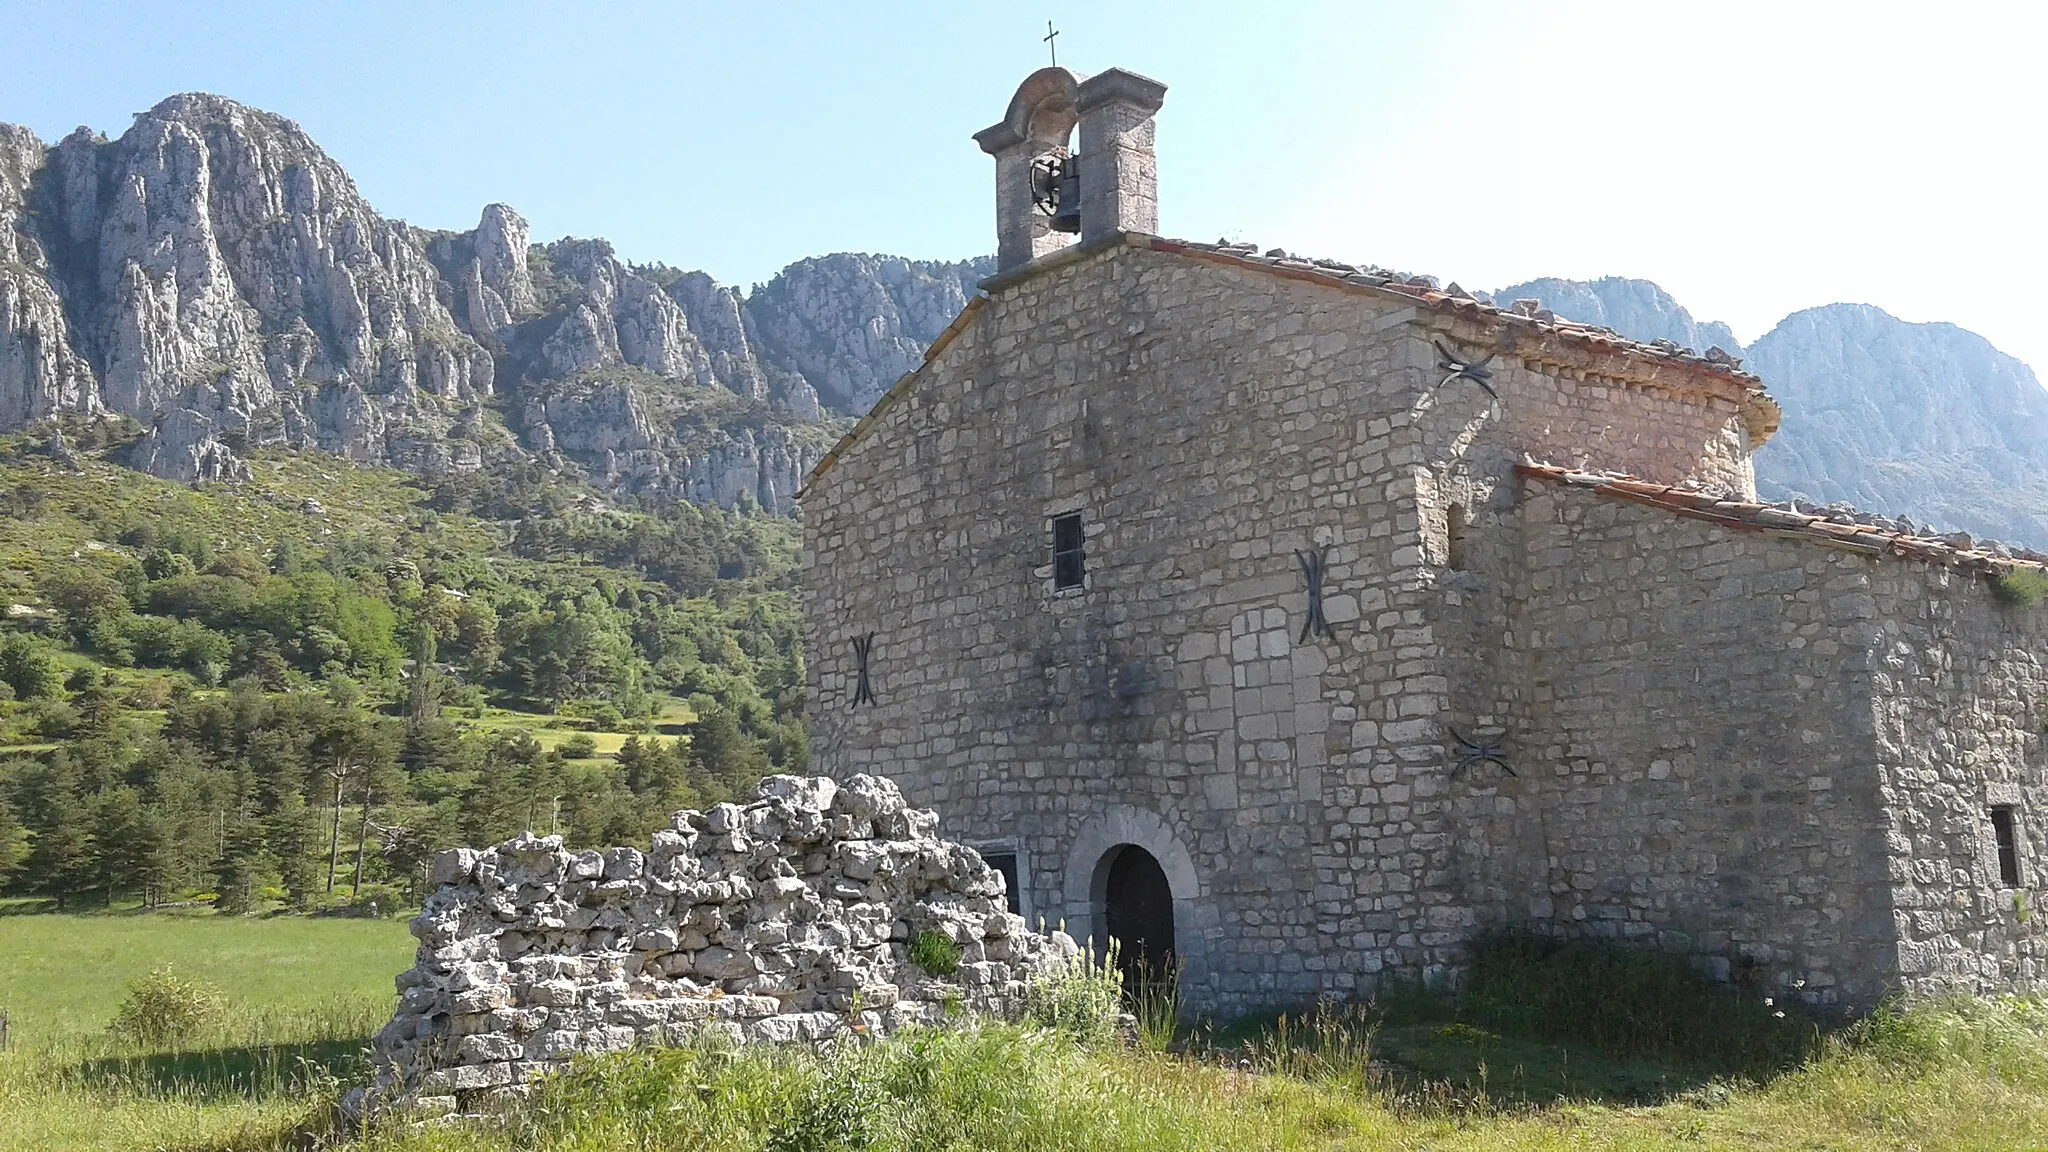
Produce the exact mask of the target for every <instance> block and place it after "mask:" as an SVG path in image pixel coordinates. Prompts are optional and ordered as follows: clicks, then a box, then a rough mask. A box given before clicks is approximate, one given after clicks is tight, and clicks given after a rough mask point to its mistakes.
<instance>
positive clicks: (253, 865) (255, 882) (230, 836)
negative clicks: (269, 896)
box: [213, 810, 265, 916]
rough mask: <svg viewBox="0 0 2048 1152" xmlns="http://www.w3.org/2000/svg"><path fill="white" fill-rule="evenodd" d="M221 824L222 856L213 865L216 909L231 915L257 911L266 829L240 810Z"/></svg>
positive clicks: (230, 814)
mask: <svg viewBox="0 0 2048 1152" xmlns="http://www.w3.org/2000/svg"><path fill="white" fill-rule="evenodd" d="M221 823H222V826H221V847H220V857H219V859H217V860H216V861H215V862H214V866H213V882H214V901H213V906H214V907H215V908H218V909H220V910H221V911H222V912H225V913H227V914H228V915H230V916H242V915H246V914H248V913H250V912H254V911H255V910H256V897H257V889H258V888H259V887H260V886H261V878H262V873H263V866H264V863H265V860H264V855H265V854H264V849H263V826H262V823H261V822H260V821H257V820H253V819H250V818H249V816H248V814H247V813H245V812H242V811H239V810H237V811H232V812H224V813H223V814H222V817H221Z"/></svg>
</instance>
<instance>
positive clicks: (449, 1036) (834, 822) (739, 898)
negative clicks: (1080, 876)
mask: <svg viewBox="0 0 2048 1152" xmlns="http://www.w3.org/2000/svg"><path fill="white" fill-rule="evenodd" d="M936 826H937V817H936V816H934V815H933V814H932V813H931V812H928V811H918V810H915V809H911V808H908V807H907V806H906V805H905V804H904V802H903V798H902V795H901V793H900V792H898V791H897V789H896V786H895V785H894V784H892V783H890V782H889V781H888V780H886V779H880V778H877V777H872V776H856V777H853V778H852V779H849V780H847V781H846V782H845V783H844V785H838V784H835V783H834V782H833V781H831V780H828V779H823V778H818V777H812V778H808V779H806V778H803V777H797V776H771V777H769V778H767V779H766V780H764V781H762V782H761V784H760V787H759V789H758V792H757V794H756V796H755V799H754V800H753V801H752V802H751V803H749V804H746V805H744V806H742V805H737V804H720V805H718V806H716V807H714V808H712V809H710V810H709V811H707V812H679V813H677V814H676V816H675V818H674V820H673V821H672V822H671V826H670V828H669V829H667V830H665V831H660V832H656V833H655V834H654V842H653V844H652V845H651V848H650V850H649V851H645V852H643V851H640V850H638V849H634V848H613V849H610V850H607V851H596V850H590V851H584V852H569V851H566V850H564V849H563V847H562V841H561V838H560V837H558V836H549V837H536V836H531V835H528V836H522V837H520V838H518V839H514V840H511V841H508V842H507V843H505V844H501V845H499V846H498V847H496V848H492V849H489V850H487V851H484V852H475V851H471V850H469V849H456V850H453V851H450V852H445V853H443V854H442V855H441V856H440V857H439V858H438V859H437V860H436V861H435V863H434V880H435V882H436V883H437V884H439V885H440V886H441V887H440V888H439V890H438V891H436V892H435V893H434V894H433V895H432V896H430V897H429V898H428V899H427V901H426V905H425V907H424V909H423V910H422V911H421V913H420V915H419V917H418V918H416V919H415V920H414V921H413V923H412V930H413V934H414V935H415V936H417V937H419V940H420V948H419V957H418V963H417V965H416V966H415V967H413V968H412V969H411V970H410V971H408V972H406V973H404V974H403V975H401V976H400V977H399V978H398V986H399V992H400V1000H399V1009H398V1013H397V1015H396V1016H394V1017H393V1018H392V1020H391V1022H390V1023H389V1024H388V1025H386V1026H385V1027H384V1029H383V1030H382V1031H381V1032H379V1033H378V1035H377V1038H376V1046H375V1049H376V1059H377V1064H378V1073H377V1082H376V1086H375V1088H374V1089H372V1090H371V1099H375V1100H389V1099H409V1100H414V1101H416V1102H417V1103H419V1104H421V1105H422V1106H425V1107H429V1108H432V1107H436V1106H438V1107H440V1108H442V1109H448V1108H453V1107H455V1106H457V1105H458V1104H465V1103H468V1102H469V1101H468V1099H467V1098H470V1097H474V1096H476V1095H478V1094H490V1093H496V1092H504V1091H520V1090H523V1088H522V1086H523V1085H525V1084H527V1083H528V1082H529V1081H531V1080H533V1079H534V1078H536V1077H538V1076H540V1075H541V1074H543V1073H545V1072H547V1071H548V1070H550V1069H551V1068H553V1067H555V1066H556V1065H557V1064H559V1063H560V1062H561V1061H565V1060H568V1059H570V1058H572V1057H574V1056H576V1055H577V1054H579V1053H584V1052H607V1051H616V1050H619V1049H623V1048H629V1047H632V1046H634V1045H635V1044H647V1043H666V1042H670V1041H678V1040H683V1039H686V1038H688V1037H690V1036H692V1035H695V1034H698V1033H702V1032H705V1031H718V1032H723V1033H725V1034H727V1035H729V1036H730V1037H731V1038H733V1039H734V1040H743V1041H757V1042H790V1041H818V1040H826V1039H830V1038H832V1037H835V1036H839V1035H843V1034H846V1033H848V1032H849V1031H860V1032H867V1033H869V1034H875V1033H880V1032H884V1031H889V1030H892V1029H895V1028H899V1027H902V1026H904V1025H910V1024H936V1023H938V1022H940V1021H941V1020H943V1019H944V1017H945V1016H946V1014H947V1012H948V1010H949V1008H950V1007H951V1006H952V1005H955V1004H957V1005H959V1006H962V1007H965V1008H967V1009H971V1010H974V1011H977V1012H981V1013H986V1014H993V1015H998V1016H1006V1017H1008V1016H1015V1015H1016V1014H1017V1013H1018V1012H1019V1011H1020V1009H1021V1007H1022V1004H1023V999H1024V997H1025V995H1026V993H1027V991H1028V986H1029V983H1030V982H1031V981H1032V980H1034V979H1035V978H1037V977H1039V976H1041V975H1046V974H1050V973H1054V972H1056V971H1059V970H1062V969H1063V966H1064V965H1065V964H1067V963H1068V962H1069V961H1070V960H1071V959H1072V958H1073V957H1074V955H1075V953H1076V949H1075V947H1074V942H1073V941H1072V940H1071V939H1069V938H1067V937H1066V936H1064V935H1062V934H1059V933H1054V934H1051V935H1040V934H1037V933H1033V932H1028V931H1026V930H1025V928H1024V922H1023V920H1022V919H1021V918H1020V917H1017V916H1013V915H1010V914H1009V913H1008V912H1007V911H1005V909H1004V906H1003V903H1004V902H1003V880H1002V877H1001V876H1000V875H999V874H998V873H997V872H996V871H995V870H994V869H992V868H990V867H988V866H987V865H986V864H985V863H984V862H983V861H982V859H981V858H980V857H979V856H977V855H976V854H975V853H974V852H973V851H972V850H971V849H967V848H963V847H962V846H960V845H958V844H952V843H948V842H946V841H943V840H939V839H937V838H936V835H935V829H936ZM927 932H936V933H940V934H943V935H944V936H945V937H946V938H947V939H948V940H950V941H951V942H952V943H953V944H954V946H955V947H956V949H957V951H958V956H959V965H958V967H957V969H956V970H954V971H951V972H928V971H925V970H923V969H922V968H920V967H918V966H917V964H916V963H915V962H914V961H913V960H912V959H911V956H912V953H911V950H910V945H911V943H912V942H913V941H914V940H915V939H916V938H917V937H918V936H919V935H921V934H923V933H927Z"/></svg>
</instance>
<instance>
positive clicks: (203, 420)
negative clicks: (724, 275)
mask: <svg viewBox="0 0 2048 1152" xmlns="http://www.w3.org/2000/svg"><path fill="white" fill-rule="evenodd" d="M989 270H990V269H989V267H988V265H987V262H986V261H983V262H975V261H963V262H958V263H939V262H929V261H913V260H903V259H899V258H896V257H888V256H866V255H856V254H838V255H832V256H822V257H816V258H813V259H808V260H802V261H798V262H797V263H795V264H792V265H790V266H789V267H788V268H786V269H784V270H783V272H782V273H781V274H779V275H778V276H776V277H775V278H774V279H773V280H771V281H770V282H769V283H768V284H765V285H762V286H760V287H759V288H757V289H756V290H755V291H754V292H753V293H752V294H751V295H743V294H742V293H740V292H739V291H738V290H737V289H733V288H729V287H726V286H723V285H719V284H717V283H716V282H715V281H713V280H712V279H711V278H710V277H708V276H706V275H704V274H703V273H699V272H679V271H676V270H673V269H668V268H663V267H659V266H651V267H641V266H635V265H631V264H627V263H624V262H622V261H620V260H619V259H618V258H617V257H616V255H615V254H614V253H613V251H612V248H611V245H610V244H608V243H606V242H605V241H602V240H575V239H564V240H561V241H557V242H556V243H553V244H549V245H545V246H539V247H535V246H531V245H530V244H529V238H528V235H527V226H526V222H525V221H524V220H522V219H521V218H520V217H519V215H518V213H516V212H514V211H512V210H511V209H510V208H507V207H505V206H504V205H491V206H489V207H487V208H485V209H484V211H483V213H482V218H481V220H480V221H479V223H478V225H477V227H476V228H475V229H472V230H470V231H467V232H434V231H429V230H425V229H419V228H414V227H411V226H409V225H407V224H405V223H403V222H402V221H395V220H389V219H386V218H384V217H382V216H379V215H378V214H377V213H376V212H375V211H374V210H372V209H371V208H370V206H369V205H368V204H367V203H365V202H364V201H363V199H362V198H361V196H360V195H359V194H358V193H357V191H356V189H355V186H354V183H353V182H352V181H351V180H350V179H349V177H348V174H347V173H346V172H344V171H343V170H342V169H341V167H340V166H339V165H338V164H336V163H335V162H334V161H333V160H332V159H330V158H329V157H328V156H327V155H326V154H325V153H324V152H322V151H321V150H320V148H319V147H318V146H317V145H316V144H314V143H313V141H312V140H311V138H309V137H308V136H307V135H306V134H305V133H304V132H303V131H302V130H301V129H300V128H299V127H298V125H296V124H294V123H293V122H292V121H290V120H287V119H285V118H283V117H280V116H276V115H273V114H271V113H268V112H263V111H260V110H257V109H253V108H248V107H245V106H243V105H240V104H237V103H235V102H234V101H232V100H227V99H224V98H222V97H219V96H211V95H206V94H186V95H181V96H173V97H171V98H169V99H167V100H165V101H163V102H162V103H160V104H158V105H157V106H156V107H154V108H152V109H151V110H149V111H148V112H146V113H143V114H141V115H139V116H138V117H136V120H135V122H134V124H133V125H132V126H130V128H129V129H128V130H127V131H126V132H124V133H123V134H122V135H121V136H120V138H119V139H116V140H111V141H110V140H107V139H105V138H104V137H101V136H98V135H96V134H94V133H93V132H92V131H91V130H89V129H85V128H81V129H79V130H78V131H77V132H74V133H72V134H71V135H70V136H69V137H66V138H65V139H64V140H63V141H62V142H61V143H59V144H57V145H55V146H54V147H51V146H45V145H44V144H43V143H42V142H41V141H39V140H37V139H36V137H35V136H34V134H33V133H31V132H29V131H28V130H27V129H24V128H20V127H16V126H12V125H0V431H5V430H10V429H15V428H20V427H23V426H25V425H27V424H30V423H34V422H37V421H40V420H44V419H47V418H50V417H53V416H71V417H84V418H91V417H96V416H103V415H114V416H126V417H131V418H133V419H135V420H137V421H139V422H140V423H141V424H142V426H143V427H144V429H145V433H144V435H143V436H142V438H141V439H140V440H139V441H137V442H136V443H135V444H133V445H132V447H131V448H130V449H129V451H128V452H127V455H126V458H127V460H128V462H129V463H131V464H133V465H135V466H136V467H138V468H142V469H144V470H146V471H149V472H151V473H154V474H156V475H159V476H164V477H167V478H171V479H179V480H199V479H211V480H220V479H236V478H239V477H242V476H246V475H247V474H248V467H247V464H246V463H245V462H244V461H243V459H242V455H243V454H244V453H245V452H246V451H247V450H248V449H249V448H250V447H251V446H261V445H284V446H288V447H293V448H309V449H319V450H323V451H327V452H332V453H336V454H338V455H342V456H346V457H349V458H351V459H356V460H364V461H371V462H378V463H389V464H394V465H397V466H400V467H403V468H407V469H410V470H412V471H415V472H418V473H421V474H423V475H427V476H435V475H442V474H447V473H451V472H467V471H477V470H480V469H483V468H485V467H487V466H493V465H497V464H503V463H505V462H507V461H512V460H525V461H534V462H538V463H541V464H543V465H545V466H547V467H549V468H552V469H555V470H570V471H573V472H577V473H580V474H581V475H583V476H584V477H585V478H587V479H588V480H589V481H590V482H591V483H593V484H594V485H595V486H597V487H598V488H599V489H601V490H604V491H607V492H610V493H613V494H617V495H627V494H635V493H650V494H660V495H667V496H674V497H680V498H685V499H690V500H696V501H703V502H712V503H718V504H723V505H728V506H729V505H733V504H735V503H738V502H741V501H742V500H746V499H751V500H753V501H755V502H757V503H759V504H761V505H763V506H766V507H770V508H774V509H779V510H788V509H789V508H790V507H791V506H792V504H791V502H792V499H793V497H794V493H795V490H796V488H797V486H798V485H799V484H800V483H801V482H802V478H803V476H804V475H805V474H806V473H807V472H808V471H809V470H810V468H811V467H812V466H813V465H814V464H815V463H816V462H817V460H818V459H819V457H820V456H821V455H822V453H823V451H824V449H825V448H826V447H827V446H829V444H830V442H831V441H832V439H833V438H834V436H835V435H836V432H837V428H838V423H839V421H840V420H841V419H843V418H845V417H849V416H854V415H858V414H860V413H861V412H864V411H865V410H866V409H867V407H868V406H869V405H871V404H872V403H873V402H874V400H875V399H876V398H877V397H878V396H880V395H881V393H882V391H883V390H885V389H886V388H887V387H888V386H889V385H890V384H891V383H893V382H894V381H895V379H896V378H897V377H898V376H899V375H900V374H901V373H902V372H904V371H907V370H908V369H909V368H910V367H912V366H913V365H915V364H916V363H917V362H918V360H919V357H920V356H921V354H922V352H923V349H924V346H925V345H926V343H928V342H929V341H930V340H931V339H932V338H933V337H935V336H936V335H937V334H938V333H939V332H940V331H941V330H942V329H943V328H944V327H945V325H946V324H947V323H948V322H949V321H950V320H951V319H952V318H953V316H954V315H956V314H957V313H958V312H959V310H960V309H961V308H962V307H963V306H964V305H965V303H966V299H967V296H968V294H969V293H971V292H972V291H974V287H973V285H974V283H975V281H976V280H978V279H979V278H980V277H981V276H983V275H986V274H987V272H988V271H989Z"/></svg>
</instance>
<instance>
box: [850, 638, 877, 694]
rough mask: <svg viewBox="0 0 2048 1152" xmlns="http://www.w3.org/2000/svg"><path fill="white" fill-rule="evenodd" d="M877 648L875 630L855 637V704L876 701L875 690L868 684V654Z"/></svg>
mask: <svg viewBox="0 0 2048 1152" xmlns="http://www.w3.org/2000/svg"><path fill="white" fill-rule="evenodd" d="M874 650H875V634H874V633H873V632H869V633H866V634H864V635H860V636H855V637H854V638H853V706H854V707H856V708H858V707H860V706H861V705H863V704H873V703H874V702H875V690H874V689H873V688H872V687H870V686H869V685H868V655H869V653H871V652H873V651H874Z"/></svg>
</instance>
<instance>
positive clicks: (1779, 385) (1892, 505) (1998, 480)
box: [1749, 304, 2048, 547]
mask: <svg viewBox="0 0 2048 1152" xmlns="http://www.w3.org/2000/svg"><path fill="white" fill-rule="evenodd" d="M1749 367H1751V368H1753V369H1755V370H1756V371H1757V372H1758V373H1760V374H1762V376H1763V377H1764V379H1765V380H1768V381H1769V382H1770V385H1771V391H1772V392H1773V393H1774V394H1775V395H1776V396H1777V397H1778V399H1779V400H1780V402H1782V403H1783V405H1784V408H1785V422H1784V425H1783V426H1782V427H1781V428H1780V430H1779V432H1778V435H1777V437H1776V438H1775V439H1773V440H1772V441H1771V443H1770V444H1768V445H1766V446H1765V447H1764V450H1763V451H1762V452H1760V453H1758V454H1757V483H1758V485H1759V487H1760V488H1762V489H1763V490H1764V492H1765V494H1766V495H1779V496H1786V495H1793V494H1798V495H1802V496H1808V497H1811V498H1813V499H1816V500H1820V501H1831V500H1845V501H1848V502H1850V503H1853V504H1856V505H1859V506H1861V507H1866V508H1872V509H1877V510H1880V511H1887V512H1892V513H1904V514H1906V515H1908V516H1911V517H1912V518H1913V519H1915V520H1916V521H1918V522H1920V523H1921V524H1930V523H1931V524H1934V525H1937V526H1939V527H1942V528H1950V529H1961V530H1963V531H1966V532H1971V533H1975V534H1977V535H1979V536H1990V537H1995V538H1998V539H2002V540H2007V541H2012V542H2016V543H2024V544H2029V545H2033V546H2036V547H2039V546H2043V545H2048V390H2044V389H2043V388H2042V387H2041V383H2040V381H2038V380H2037V379H2035V377H2034V373H2033V371H2032V370H2031V369H2029V368H2028V367H2027V366H2026V365H2025V364H2022V363H2021V362H2019V361H2018V360H2016V359H2014V358H2013V357H2011V356H2007V355H2006V354H2004V353H2002V352H2000V351H1999V350H1998V349H1996V348H1994V347H1992V346H1991V342H1990V341H1988V340H1986V339H1984V338H1983V337H1982V336H1979V335H1977V334H1976V333H1974V332H1970V331H1966V330H1965V329H1962V328H1958V327H1956V326H1955V325H1953V324H1913V323H1908V322H1906V321H1904V320H1901V319H1899V318H1898V317H1896V316H1892V315H1890V314H1888V313H1886V312H1885V311H1883V310H1882V309H1879V308H1874V307H1871V306H1870V305H1868V304H1830V305H1827V306H1826V307H1822V308H1809V309H1807V310H1806V311H1803V312H1795V313H1793V314H1792V315H1791V316H1788V317H1786V318H1785V319H1784V320H1782V321H1780V322H1779V323H1778V326H1777V327H1776V328H1773V329H1771V331H1770V332H1768V333H1766V334H1765V335H1764V336H1763V337H1762V338H1761V339H1759V340H1758V341H1757V342H1756V343H1755V344H1753V345H1751V346H1750V349H1749Z"/></svg>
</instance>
